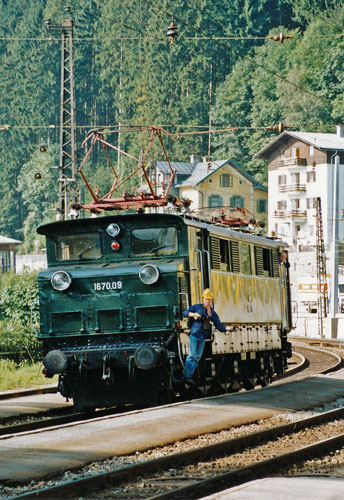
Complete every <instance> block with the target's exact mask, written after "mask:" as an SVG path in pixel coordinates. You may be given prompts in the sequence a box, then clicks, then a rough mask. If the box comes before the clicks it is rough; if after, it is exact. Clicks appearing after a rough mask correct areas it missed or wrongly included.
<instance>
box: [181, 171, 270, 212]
mask: <svg viewBox="0 0 344 500" xmlns="http://www.w3.org/2000/svg"><path fill="white" fill-rule="evenodd" d="M222 174H230V175H231V176H232V186H230V187H223V186H221V175H222ZM212 195H218V196H221V198H222V200H223V206H229V205H230V199H231V197H232V196H241V197H242V198H243V199H244V208H246V209H247V210H249V211H250V212H253V213H254V215H255V217H256V218H257V219H258V220H263V219H266V217H267V212H264V213H257V201H258V200H260V199H264V200H266V209H267V199H268V193H267V191H263V190H262V189H257V188H254V187H253V186H252V183H251V182H250V181H249V180H248V179H247V178H246V177H244V176H243V175H241V174H240V172H238V171H237V170H236V169H235V168H234V167H232V166H231V165H229V164H228V165H224V166H223V167H222V168H221V169H219V170H217V171H216V172H215V173H214V174H213V175H210V176H209V177H208V178H207V179H205V180H204V181H203V182H202V183H200V184H198V185H197V186H195V187H192V186H185V187H180V188H179V197H180V198H188V199H190V200H192V204H191V210H199V209H201V208H206V207H209V197H210V196H212Z"/></svg>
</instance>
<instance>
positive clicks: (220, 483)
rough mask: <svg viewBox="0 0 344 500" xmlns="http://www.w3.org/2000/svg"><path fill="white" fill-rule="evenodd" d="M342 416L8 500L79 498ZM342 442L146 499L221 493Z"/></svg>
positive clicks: (337, 413)
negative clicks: (72, 496) (79, 496)
mask: <svg viewBox="0 0 344 500" xmlns="http://www.w3.org/2000/svg"><path fill="white" fill-rule="evenodd" d="M343 417H344V407H342V408H339V409H335V410H330V411H327V412H323V413H320V414H317V415H313V416H311V417H307V418H304V419H301V420H297V421H294V422H289V423H287V424H283V425H279V426H275V427H272V428H268V429H265V430H262V431H257V432H253V433H251V434H248V435H245V436H241V437H237V438H231V439H228V440H226V441H223V442H221V443H215V444H211V445H208V446H202V447H198V448H194V449H192V450H189V451H184V452H182V453H173V454H171V455H168V456H164V457H160V458H158V459H151V460H146V461H144V462H141V463H136V464H134V465H129V466H125V467H121V468H118V469H115V470H112V471H107V472H102V473H99V474H94V475H90V476H87V477H82V478H80V479H75V480H73V481H68V482H64V483H60V484H58V485H56V486H51V487H48V488H41V489H39V490H34V491H30V492H27V493H24V494H21V495H17V496H13V497H10V498H9V499H8V500H17V499H26V500H28V499H37V498H39V499H41V498H44V499H51V498H67V497H69V496H71V495H82V494H83V493H85V492H86V491H87V492H88V493H90V492H91V491H94V490H97V489H98V490H99V489H104V487H105V486H106V487H113V486H114V485H116V484H119V483H120V482H122V481H130V482H132V481H133V478H135V477H138V476H143V475H147V474H154V473H156V472H161V471H163V470H168V469H169V468H171V467H172V468H173V469H175V468H176V467H177V466H185V465H190V464H194V463H198V462H200V461H202V460H207V459H210V458H214V457H215V456H217V455H223V454H224V453H225V454H227V455H230V454H233V453H234V452H238V451H242V450H244V449H245V448H247V447H250V446H251V447H252V446H257V445H258V444H262V443H264V442H268V441H269V440H273V439H276V438H279V437H281V436H285V435H288V434H292V433H295V432H298V431H300V430H302V429H306V428H309V427H311V426H314V425H320V424H323V423H325V422H329V421H332V420H336V419H340V418H343ZM343 443H344V434H339V435H337V436H334V437H331V438H328V439H325V440H323V441H320V442H315V443H313V444H311V445H308V446H304V447H302V448H298V449H296V450H293V451H291V452H287V453H283V454H278V455H277V456H275V457H273V458H270V459H266V460H260V461H258V462H255V463H253V464H252V465H248V466H243V467H239V468H237V469H235V470H231V471H230V472H225V473H223V474H217V475H216V476H213V475H212V477H210V478H208V479H203V480H201V481H195V482H194V483H193V484H191V485H188V486H184V487H182V488H178V489H173V490H170V491H168V492H167V493H162V494H159V495H157V496H155V497H150V499H152V498H154V499H156V500H158V499H159V500H161V499H164V500H165V499H176V498H179V497H180V498H187V499H188V500H191V499H192V498H200V496H204V494H205V492H206V493H207V494H208V495H209V494H211V493H216V492H218V491H221V490H223V489H224V488H225V487H226V488H228V487H231V486H235V485H238V484H242V483H244V482H246V481H248V480H252V479H255V478H258V477H263V476H266V475H269V474H271V470H276V469H279V468H281V467H285V466H288V465H290V464H291V463H293V461H294V460H299V459H301V458H310V457H312V456H316V455H319V454H321V453H323V452H324V451H325V450H328V449H337V448H338V447H339V446H341V445H342V444H343Z"/></svg>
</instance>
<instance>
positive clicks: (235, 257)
mask: <svg viewBox="0 0 344 500" xmlns="http://www.w3.org/2000/svg"><path fill="white" fill-rule="evenodd" d="M231 251H232V263H233V272H234V273H240V254H239V242H238V241H231Z"/></svg>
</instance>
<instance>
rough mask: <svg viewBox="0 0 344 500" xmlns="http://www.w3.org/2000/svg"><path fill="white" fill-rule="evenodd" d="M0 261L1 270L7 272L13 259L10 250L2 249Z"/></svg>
mask: <svg viewBox="0 0 344 500" xmlns="http://www.w3.org/2000/svg"><path fill="white" fill-rule="evenodd" d="M0 262H1V272H2V273H6V272H7V271H9V270H10V267H11V259H10V252H9V251H8V250H0Z"/></svg>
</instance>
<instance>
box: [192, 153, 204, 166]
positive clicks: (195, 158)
mask: <svg viewBox="0 0 344 500" xmlns="http://www.w3.org/2000/svg"><path fill="white" fill-rule="evenodd" d="M200 161H201V157H200V155H194V154H192V155H191V156H190V163H193V164H196V163H199V162H200Z"/></svg>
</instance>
